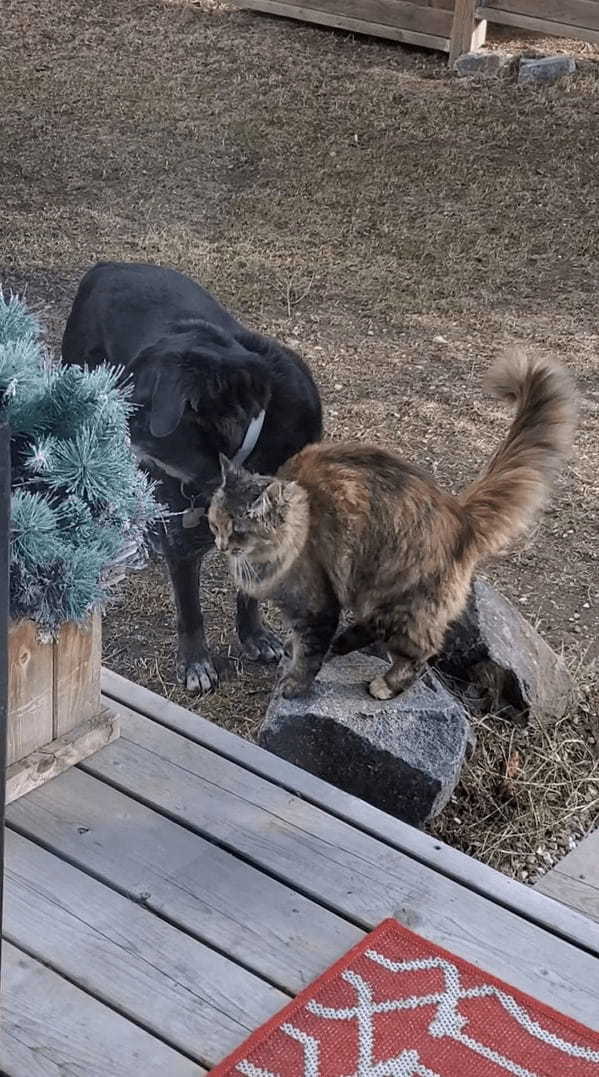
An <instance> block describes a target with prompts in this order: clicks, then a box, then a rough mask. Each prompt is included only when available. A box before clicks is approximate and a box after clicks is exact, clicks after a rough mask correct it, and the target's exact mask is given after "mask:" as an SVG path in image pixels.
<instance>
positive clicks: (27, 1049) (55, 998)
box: [0, 942, 205, 1077]
mask: <svg viewBox="0 0 599 1077" xmlns="http://www.w3.org/2000/svg"><path fill="white" fill-rule="evenodd" d="M2 965H3V993H2V997H1V1001H0V1014H1V1018H2V1039H1V1050H2V1054H1V1056H0V1058H1V1064H2V1072H3V1073H5V1074H8V1077H68V1075H72V1077H75V1075H77V1077H83V1075H85V1077H133V1075H135V1074H139V1075H140V1077H142V1075H143V1077H166V1075H167V1074H168V1077H203V1075H204V1073H205V1070H204V1069H202V1067H201V1066H198V1065H197V1064H196V1063H195V1062H192V1061H190V1060H189V1059H187V1058H184V1056H183V1055H181V1054H179V1053H178V1052H177V1051H174V1050H172V1048H170V1047H167V1046H166V1044H164V1043H161V1041H160V1040H159V1039H156V1038H155V1037H154V1036H151V1035H150V1034H149V1033H148V1032H145V1031H144V1030H143V1029H141V1028H139V1027H138V1026H137V1025H134V1024H133V1023H132V1022H131V1021H128V1020H127V1019H126V1018H125V1017H121V1015H120V1014H118V1013H115V1011H114V1010H111V1009H109V1008H108V1006H104V1005H103V1004H102V1003H101V1002H98V1001H97V1000H96V999H94V998H92V997H91V996H90V995H88V994H86V993H85V992H84V991H82V990H80V988H78V987H75V986H74V985H73V984H70V983H69V982H68V981H67V980H64V979H63V978H62V977H61V976H59V975H58V974H57V973H55V972H53V971H52V970H51V969H48V968H45V967H44V966H43V965H41V964H40V963H39V962H38V961H35V960H34V959H33V958H31V957H29V956H28V955H27V954H25V953H23V952H22V951H21V950H18V949H16V948H15V947H14V946H11V945H10V943H6V942H5V943H4V945H3V947H2Z"/></svg>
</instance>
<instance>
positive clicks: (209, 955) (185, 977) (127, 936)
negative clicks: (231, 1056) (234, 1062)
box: [4, 831, 289, 1066]
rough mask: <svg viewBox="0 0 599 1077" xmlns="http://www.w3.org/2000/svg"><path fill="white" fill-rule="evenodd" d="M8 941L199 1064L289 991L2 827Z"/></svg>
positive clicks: (235, 1040)
mask: <svg viewBox="0 0 599 1077" xmlns="http://www.w3.org/2000/svg"><path fill="white" fill-rule="evenodd" d="M5 885H6V905H5V913H4V930H5V935H6V938H8V939H9V940H10V941H11V942H12V943H13V944H14V945H16V946H20V947H22V948H27V951H28V953H29V954H30V955H31V956H33V957H35V958H37V959H39V960H40V961H42V962H43V963H44V964H47V965H50V967H51V968H53V969H54V971H55V972H59V973H61V974H62V975H64V976H65V977H67V978H68V979H69V980H71V981H72V982H75V983H77V985H78V986H79V987H82V988H84V989H85V990H87V991H89V992H90V993H91V994H93V996H94V997H95V998H98V999H99V1000H100V1001H101V1002H104V1003H107V1004H108V1005H109V1006H111V1007H113V1008H114V1009H116V1010H118V1011H119V1013H122V1014H123V1015H124V1016H126V1017H129V1018H132V1019H133V1020H134V1021H135V1022H136V1023H137V1024H140V1025H142V1026H143V1027H144V1028H146V1029H150V1030H151V1031H152V1033H155V1034H157V1035H158V1036H159V1037H160V1039H162V1040H164V1041H165V1042H166V1043H168V1044H169V1045H170V1046H171V1047H174V1048H176V1049H179V1050H180V1051H182V1052H183V1053H185V1054H186V1055H189V1056H190V1057H191V1058H193V1059H194V1060H195V1061H196V1062H199V1063H202V1064H203V1065H204V1066H213V1065H215V1064H216V1063H217V1062H218V1061H220V1060H221V1059H222V1058H224V1057H225V1056H226V1055H227V1054H228V1053H229V1052H230V1051H232V1050H233V1048H234V1047H236V1046H238V1044H240V1043H242V1042H243V1040H244V1039H246V1038H247V1036H248V1035H249V1033H250V1032H251V1031H252V1030H253V1029H254V1028H257V1027H258V1026H259V1025H261V1024H262V1023H263V1022H264V1021H265V1020H267V1019H268V1018H269V1017H271V1016H272V1014H274V1013H277V1011H278V1010H280V1009H281V1008H282V1007H283V1006H284V1005H285V1004H286V1003H287V1002H288V1001H289V996H288V995H286V994H283V993H282V992H281V991H277V990H275V988H273V987H271V986H270V985H269V984H266V983H264V981H262V980H259V979H257V978H256V977H255V976H252V975H251V973H249V972H246V971H245V969H242V968H241V967H240V966H239V965H236V964H234V962H232V961H229V960H228V959H227V958H225V957H223V956H222V955H221V954H218V953H216V952H215V951H214V950H211V949H209V948H208V947H207V946H203V945H202V944H201V943H199V942H196V940H195V939H192V938H190V937H189V935H186V934H185V933H184V932H182V931H179V930H177V929H176V928H174V927H172V926H171V925H170V924H167V923H165V922H164V921H163V920H161V919H160V918H159V917H158V916H155V915H154V914H153V913H151V912H150V911H149V910H148V909H147V908H144V907H143V906H141V905H138V904H135V903H134V902H132V901H131V900H129V899H128V898H125V897H122V896H121V895H120V894H117V893H115V891H114V890H111V889H110V888H109V887H107V886H104V885H102V883H99V882H97V881H96V880H95V879H92V878H91V877H90V876H89V875H85V874H84V873H83V872H81V871H78V870H77V868H74V867H71V866H70V865H69V864H67V863H65V861H64V860H61V859H59V858H58V857H57V856H54V855H52V854H51V853H49V852H47V851H45V850H44V849H41V848H40V847H39V846H38V845H35V844H34V843H33V842H31V841H28V840H27V839H26V838H23V837H20V836H19V835H18V834H15V833H11V832H10V831H9V832H8V833H7V842H6V883H5Z"/></svg>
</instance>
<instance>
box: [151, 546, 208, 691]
mask: <svg viewBox="0 0 599 1077" xmlns="http://www.w3.org/2000/svg"><path fill="white" fill-rule="evenodd" d="M207 548H208V546H207ZM205 553H206V550H204V549H200V550H196V551H194V552H193V553H188V554H187V555H186V556H181V555H179V554H177V553H175V552H174V551H173V550H172V549H170V548H168V547H166V544H165V548H164V555H165V558H166V562H167V564H168V570H169V575H170V578H171V583H172V586H173V593H174V596H175V605H176V607H177V635H178V647H177V680H178V681H179V683H180V684H183V685H185V687H186V688H187V691H188V692H200V693H202V694H205V693H208V692H214V690H215V689H216V688H217V687H218V674H217V672H216V670H215V668H214V665H213V663H212V659H211V657H210V652H209V651H208V645H207V643H206V637H205V635H204V618H203V616H202V607H201V605H200V566H201V564H202V557H203V556H204V554H205Z"/></svg>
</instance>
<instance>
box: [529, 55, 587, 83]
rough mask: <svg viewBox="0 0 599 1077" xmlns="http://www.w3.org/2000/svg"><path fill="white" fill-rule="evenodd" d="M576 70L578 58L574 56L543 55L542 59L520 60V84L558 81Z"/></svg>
mask: <svg viewBox="0 0 599 1077" xmlns="http://www.w3.org/2000/svg"><path fill="white" fill-rule="evenodd" d="M575 71H576V60H574V59H573V57H572V56H543V57H541V58H540V59H534V60H524V59H523V60H520V67H519V69H518V85H519V86H526V85H534V83H547V82H557V80H558V79H561V78H563V77H564V76H565V75H573V74H574V73H575Z"/></svg>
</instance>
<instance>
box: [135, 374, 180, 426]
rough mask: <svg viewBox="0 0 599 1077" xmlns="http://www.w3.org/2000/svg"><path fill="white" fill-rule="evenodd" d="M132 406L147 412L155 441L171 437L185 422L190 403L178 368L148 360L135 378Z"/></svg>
mask: <svg viewBox="0 0 599 1077" xmlns="http://www.w3.org/2000/svg"><path fill="white" fill-rule="evenodd" d="M142 358H144V359H145V355H144V356H142ZM133 403H134V404H138V405H140V406H141V407H144V408H148V410H149V412H150V433H151V435H152V437H154V438H165V437H168V435H169V434H172V433H173V432H174V431H175V430H176V429H177V427H178V425H179V423H180V422H181V419H182V418H183V412H184V411H185V405H186V403H187V393H186V391H185V389H184V387H183V383H182V380H181V378H180V374H179V371H178V369H177V366H176V364H175V363H172V364H168V363H167V364H158V363H157V362H152V361H151V360H150V359H147V360H146V361H145V362H144V364H143V366H140V369H139V371H138V373H137V376H136V378H135V388H134V392H133Z"/></svg>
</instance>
